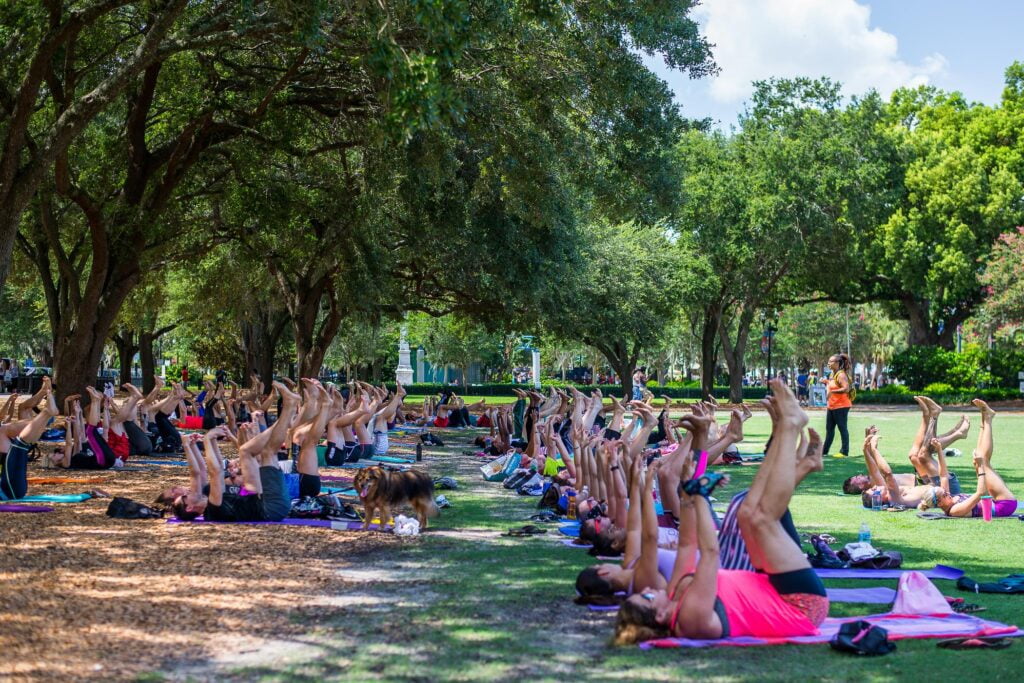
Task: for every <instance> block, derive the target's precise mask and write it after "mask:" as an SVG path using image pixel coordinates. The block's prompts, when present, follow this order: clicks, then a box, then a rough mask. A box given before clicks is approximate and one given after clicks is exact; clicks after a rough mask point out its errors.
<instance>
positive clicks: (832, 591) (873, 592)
mask: <svg viewBox="0 0 1024 683" xmlns="http://www.w3.org/2000/svg"><path fill="white" fill-rule="evenodd" d="M826 590H827V591H828V599H829V600H830V601H832V602H863V603H871V604H876V605H888V604H889V603H891V602H892V601H893V600H895V599H896V591H895V590H893V589H892V588H885V587H884V586H879V587H875V588H828V589H826ZM587 609H589V610H590V611H591V612H614V611H616V610H617V609H619V606H618V605H587Z"/></svg>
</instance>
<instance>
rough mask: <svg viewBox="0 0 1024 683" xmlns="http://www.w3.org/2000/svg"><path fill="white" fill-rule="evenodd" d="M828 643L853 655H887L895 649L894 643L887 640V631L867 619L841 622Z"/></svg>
mask: <svg viewBox="0 0 1024 683" xmlns="http://www.w3.org/2000/svg"><path fill="white" fill-rule="evenodd" d="M829 644H830V645H831V646H832V649H833V650H838V651H839V652H848V653H850V654H854V655H868V656H875V655H887V654H889V653H890V652H892V651H893V650H895V649H896V644H895V643H890V642H889V632H888V631H886V630H885V629H884V628H882V627H881V626H875V625H874V624H871V623H870V622H867V621H849V622H847V623H845V624H843V625H842V626H840V627H839V633H837V634H836V635H835V636H833V637H832V641H831V642H830V643H829Z"/></svg>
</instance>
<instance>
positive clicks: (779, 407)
mask: <svg viewBox="0 0 1024 683" xmlns="http://www.w3.org/2000/svg"><path fill="white" fill-rule="evenodd" d="M769 384H770V385H771V388H772V397H773V398H774V399H775V408H776V411H777V412H778V414H779V420H780V421H784V422H785V423H786V424H788V425H790V426H793V427H797V428H798V429H803V427H804V425H806V424H807V422H808V418H807V413H805V412H804V410H803V408H801V407H800V402H799V401H797V399H796V396H795V395H794V394H793V392H792V391H791V390H790V388H789V387H788V386H786V384H785V382H783V381H782V380H780V379H778V378H775V379H772V380H770V382H769Z"/></svg>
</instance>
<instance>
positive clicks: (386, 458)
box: [370, 455, 415, 465]
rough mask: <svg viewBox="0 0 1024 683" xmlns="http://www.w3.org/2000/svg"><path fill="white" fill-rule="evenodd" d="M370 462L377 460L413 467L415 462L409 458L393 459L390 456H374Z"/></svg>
mask: <svg viewBox="0 0 1024 683" xmlns="http://www.w3.org/2000/svg"><path fill="white" fill-rule="evenodd" d="M370 460H376V461H377V462H389V463H394V464H396V465H411V464H412V463H414V462H415V460H409V459H408V458H393V457H391V456H390V455H374V456H371V457H370Z"/></svg>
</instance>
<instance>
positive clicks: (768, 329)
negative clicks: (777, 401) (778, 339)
mask: <svg viewBox="0 0 1024 683" xmlns="http://www.w3.org/2000/svg"><path fill="white" fill-rule="evenodd" d="M761 316H762V318H763V319H764V320H765V328H764V335H765V337H766V338H767V340H768V377H767V379H766V381H765V388H766V389H767V393H768V394H770V393H772V389H771V385H769V384H768V381H767V380H771V378H772V377H773V375H772V338H773V337H774V336H775V333H776V332H777V331H778V329H779V328H778V327H776V326H775V320H776V318H777V317H778V313H777V312H776V311H774V310H773V311H772V313H771V315H770V316H769V315H768V314H767V313H763V312H762V314H761Z"/></svg>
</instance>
